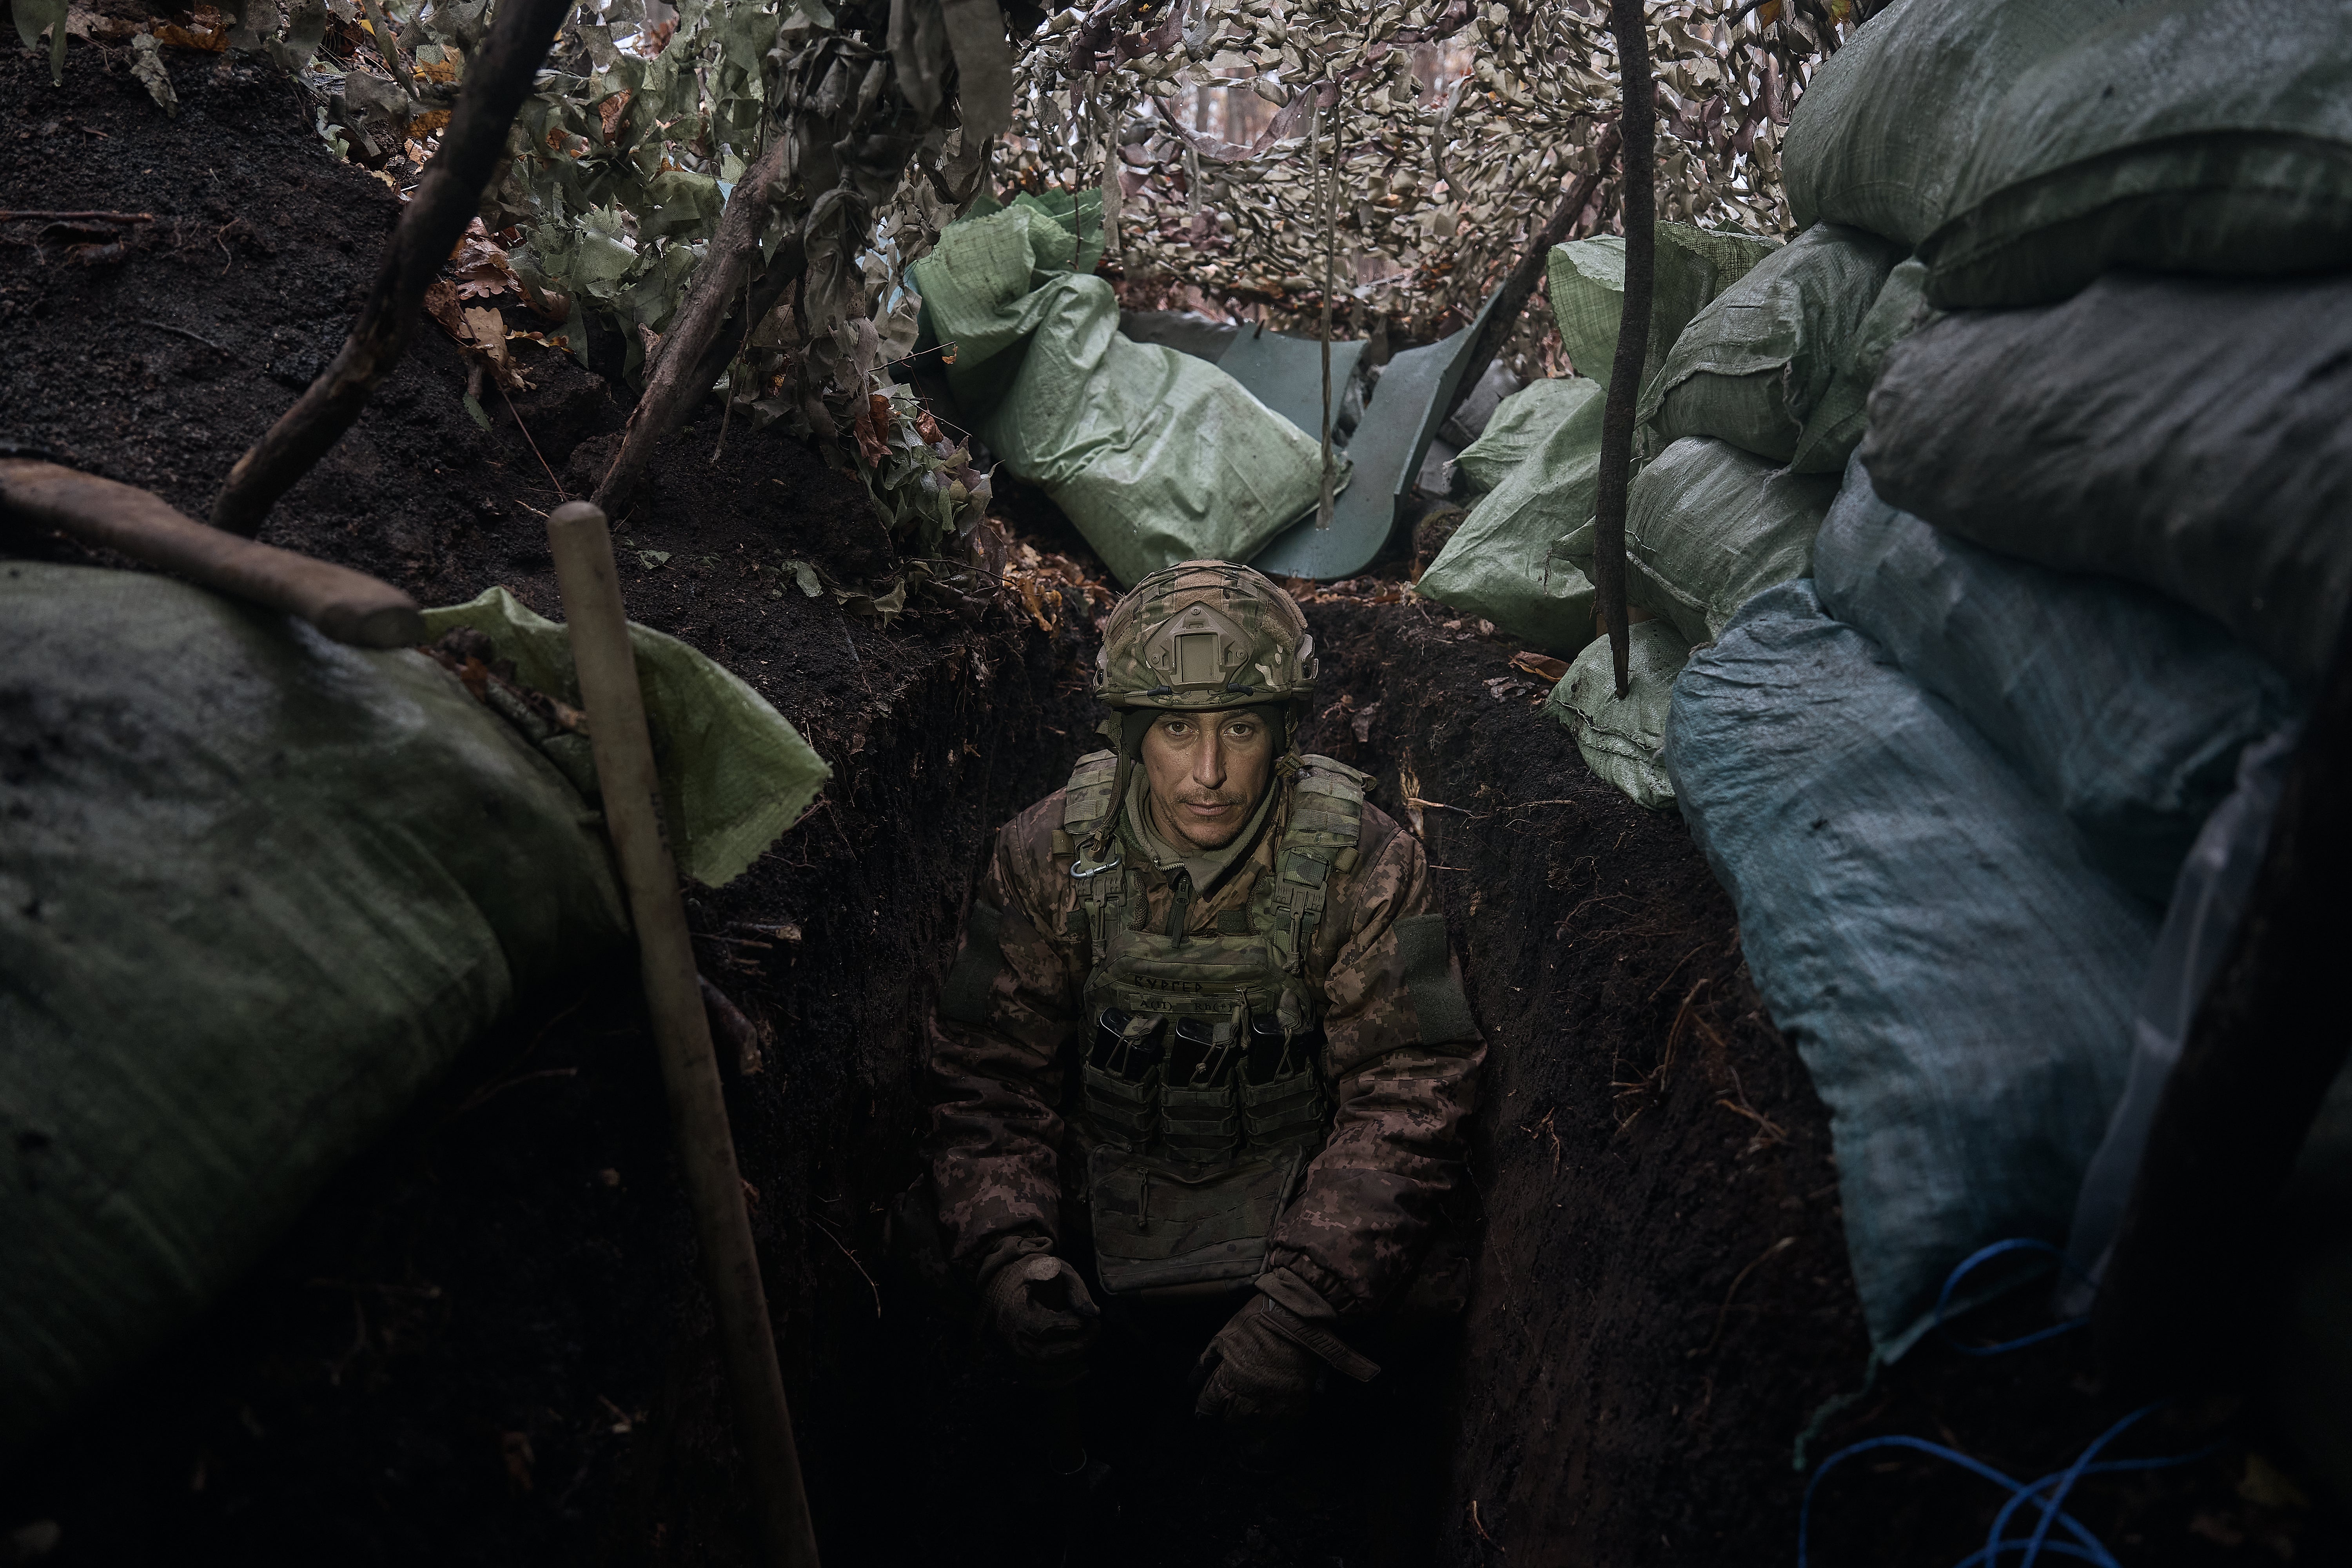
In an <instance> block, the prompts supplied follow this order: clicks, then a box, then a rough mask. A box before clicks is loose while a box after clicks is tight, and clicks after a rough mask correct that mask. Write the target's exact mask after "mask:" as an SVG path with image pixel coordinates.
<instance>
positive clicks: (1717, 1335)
mask: <svg viewBox="0 0 2352 1568" xmlns="http://www.w3.org/2000/svg"><path fill="white" fill-rule="evenodd" d="M1796 1245H1797V1238H1796V1237H1793V1236H1784V1237H1781V1238H1780V1240H1778V1241H1776V1242H1774V1243H1773V1244H1772V1245H1771V1246H1769V1247H1766V1248H1765V1249H1764V1250H1763V1251H1762V1252H1759V1253H1758V1254H1757V1255H1756V1258H1755V1261H1754V1262H1752V1263H1750V1264H1748V1267H1747V1268H1743V1269H1741V1270H1740V1271H1739V1272H1738V1273H1737V1274H1735V1275H1733V1276H1732V1277H1731V1289H1728V1290H1726V1291H1725V1292H1724V1293H1723V1305H1722V1306H1720V1307H1718V1308H1717V1309H1716V1313H1715V1332H1713V1333H1711V1334H1709V1335H1707V1337H1706V1344H1704V1345H1702V1346H1701V1347H1700V1348H1698V1349H1697V1350H1695V1351H1685V1352H1683V1355H1684V1357H1685V1359H1686V1360H1690V1361H1696V1360H1697V1359H1698V1358H1699V1357H1701V1356H1703V1355H1705V1354H1706V1353H1707V1352H1709V1351H1712V1350H1713V1349H1715V1347H1716V1346H1717V1345H1718V1344H1720V1343H1722V1342H1723V1325H1724V1323H1725V1322H1726V1321H1728V1320H1729V1318H1730V1317H1731V1299H1732V1298H1733V1297H1734V1296H1737V1295H1738V1294H1739V1288H1740V1287H1741V1286H1742V1285H1745V1284H1746V1283H1748V1276H1749V1275H1750V1274H1753V1273H1755V1272H1756V1270H1757V1268H1758V1267H1759V1265H1761V1264H1762V1263H1764V1262H1765V1261H1766V1260H1767V1259H1768V1258H1777V1257H1779V1256H1780V1254H1781V1253H1783V1252H1786V1251H1787V1250H1789V1248H1790V1247H1794V1246H1796Z"/></svg>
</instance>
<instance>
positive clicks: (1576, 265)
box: [1545, 223, 1780, 392]
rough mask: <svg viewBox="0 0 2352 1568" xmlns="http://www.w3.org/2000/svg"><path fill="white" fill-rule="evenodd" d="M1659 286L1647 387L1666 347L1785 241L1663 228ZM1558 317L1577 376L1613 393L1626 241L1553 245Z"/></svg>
mask: <svg viewBox="0 0 2352 1568" xmlns="http://www.w3.org/2000/svg"><path fill="white" fill-rule="evenodd" d="M1656 232H1657V237H1658V248H1657V268H1656V278H1655V282H1654V284H1653V286H1652V290H1651V294H1650V342H1649V352H1648V354H1647V356H1646V357H1645V358H1644V359H1643V361H1642V363H1643V373H1642V379H1643V382H1644V384H1646V383H1647V382H1648V381H1649V379H1650V377H1652V376H1654V375H1655V374H1657V372H1658V366H1659V365H1660V364H1661V363H1664V358H1665V353H1666V350H1667V349H1669V348H1671V347H1672V346H1673V345H1674V342H1675V339H1676V338H1678V337H1680V336H1681V335H1682V331H1683V329H1684V328H1685V327H1686V326H1688V325H1690V321H1691V318H1692V317H1693V316H1696V315H1697V314H1698V313H1699V311H1700V310H1704V309H1705V308H1706V303H1707V301H1708V300H1712V299H1714V298H1715V297H1716V296H1717V295H1718V294H1720V293H1722V292H1723V291H1724V290H1725V289H1728V288H1729V287H1731V285H1732V284H1734V283H1736V282H1738V280H1739V279H1740V278H1742V277H1743V276H1745V275H1746V273H1747V271H1748V268H1751V267H1753V266H1755V265H1756V264H1757V263H1758V262H1759V261H1761V260H1763V259H1764V258H1766V257H1767V256H1769V255H1771V254H1772V252H1774V251H1775V250H1778V249H1779V248H1780V242H1779V241H1778V240H1771V239H1759V238H1758V237H1755V236H1754V235H1750V234H1718V233H1717V232H1716V231H1715V230H1713V229H1705V228H1697V227H1694V226H1692V225H1690V224H1686V223H1662V224H1660V225H1658V226H1657V231H1656ZM1545 272H1546V287H1547V289H1549V292H1550V294H1551V313H1552V317H1553V319H1554V320H1555V321H1558V322H1559V341H1560V346H1561V347H1563V348H1565V349H1566V350H1567V351H1568V358H1569V363H1570V364H1571V365H1573V366H1574V367H1575V369H1576V374H1579V375H1582V376H1589V377H1591V379H1592V380H1594V381H1596V382H1598V383H1600V384H1601V390H1602V391H1603V392H1606V391H1607V390H1608V389H1609V376H1610V372H1611V370H1612V368H1613V367H1614V366H1615V364H1616V363H1617V328H1618V326H1619V324H1620V323H1621V322H1622V321H1623V319H1624V314H1625V237H1624V236H1622V235H1618V234H1603V235H1596V236H1594V237H1592V238H1591V239H1579V240H1574V241H1571V242H1570V243H1569V244H1567V245H1556V246H1554V247H1552V251H1551V255H1550V256H1549V257H1548V258H1546V260H1545Z"/></svg>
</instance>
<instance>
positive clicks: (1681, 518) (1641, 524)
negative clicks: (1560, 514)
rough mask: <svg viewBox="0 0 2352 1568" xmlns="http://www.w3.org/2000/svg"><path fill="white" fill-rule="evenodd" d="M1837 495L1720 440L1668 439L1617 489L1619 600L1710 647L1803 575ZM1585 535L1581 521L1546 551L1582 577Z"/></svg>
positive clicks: (1826, 478)
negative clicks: (1747, 610) (1734, 619)
mask: <svg viewBox="0 0 2352 1568" xmlns="http://www.w3.org/2000/svg"><path fill="white" fill-rule="evenodd" d="M1837 492H1838V481H1837V479H1836V478H1835V477H1834V476H1833V475H1829V474H1792V473H1787V472H1784V471H1782V470H1780V468H1777V467H1776V465H1774V464H1773V462H1772V461H1771V459H1769V458H1759V457H1756V456H1755V455H1753V454H1752V453H1748V452H1743V451H1741V450H1740V449H1739V448H1738V447H1734V446H1732V445H1731V444H1730V443H1729V442H1727V441H1711V440H1707V439H1705V438H1704V437H1689V438H1687V439H1685V440H1681V441H1677V442H1675V444H1674V445H1673V446H1671V447H1667V448H1666V449H1665V450H1664V451H1663V452H1661V453H1659V454H1658V456H1657V457H1656V458H1655V459H1654V460H1653V461H1652V462H1651V463H1650V465H1649V466H1648V467H1647V468H1643V470H1642V471H1641V473H1639V474H1638V475H1636V476H1635V477H1634V479H1633V486H1632V488H1631V489H1629V490H1628V491H1627V493H1626V497H1625V598H1626V602H1627V603H1629V604H1633V605H1640V606H1641V607H1642V608H1643V609H1645V610H1653V611H1655V612H1656V613H1657V614H1659V615H1661V616H1665V617H1666V618H1667V619H1668V620H1671V621H1672V622H1674V624H1675V630H1677V631H1679V632H1681V633H1682V635H1683V636H1684V637H1686V638H1688V639H1689V640H1690V641H1692V642H1694V643H1702V642H1711V641H1713V640H1714V639H1715V637H1716V636H1717V633H1719V632H1720V631H1721V630H1722V629H1723V626H1724V625H1725V623H1727V621H1729V620H1730V619H1731V616H1732V615H1733V613H1734V612H1735V611H1737V610H1738V608H1739V606H1740V605H1744V604H1746V603H1747V602H1748V600H1749V599H1750V598H1752V597H1754V596H1755V595H1758V594H1759V593H1761V592H1762V591H1763V590H1765V589H1766V588H1769V587H1770V586H1772V585H1773V584H1776V583H1786V582H1788V581H1789V580H1790V579H1791V578H1794V577H1801V576H1803V575H1805V574H1806V573H1807V572H1808V571H1810V570H1811V566H1812V560H1813V535H1814V533H1815V532H1817V531H1819V530H1820V528H1821V525H1822V514H1823V513H1825V512H1827V511H1828V510H1829V506H1830V502H1831V501H1832V500H1835V499H1836V497H1837ZM1592 539H1593V525H1592V523H1591V521H1586V522H1585V523H1584V524H1583V525H1582V526H1581V527H1580V528H1578V529H1576V530H1575V531H1572V532H1570V534H1569V535H1568V536H1567V537H1565V538H1564V539H1562V540H1561V541H1560V542H1559V544H1558V546H1556V547H1555V553H1556V554H1557V555H1558V556H1559V557H1560V558H1561V559H1563V560H1565V561H1567V562H1568V563H1570V565H1572V566H1574V567H1576V568H1577V570H1579V571H1580V572H1582V573H1584V574H1586V575H1587V576H1588V577H1589V576H1591V573H1592Z"/></svg>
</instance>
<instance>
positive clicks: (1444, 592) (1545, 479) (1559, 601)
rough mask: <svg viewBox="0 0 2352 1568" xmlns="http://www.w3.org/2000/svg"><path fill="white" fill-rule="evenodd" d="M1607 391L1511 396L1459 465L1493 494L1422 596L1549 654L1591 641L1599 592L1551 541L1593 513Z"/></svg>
mask: <svg viewBox="0 0 2352 1568" xmlns="http://www.w3.org/2000/svg"><path fill="white" fill-rule="evenodd" d="M1604 401H1605V398H1604V395H1603V394H1602V392H1601V387H1600V384H1598V383H1596V382H1593V381H1590V380H1588V379H1586V378H1585V377H1583V376H1571V377H1567V378H1564V379H1561V380H1557V381H1538V382H1536V383H1534V384H1532V385H1530V386H1528V387H1527V388H1526V389H1525V390H1523V391H1520V392H1517V393H1515V394H1513V395H1511V396H1509V397H1507V398H1505V399H1504V400H1503V402H1502V404H1501V405H1500V406H1498V407H1497V408H1496V411H1495V415H1494V417H1493V418H1491V419H1489V420H1488V421H1487V424H1486V434H1485V435H1483V436H1481V437H1478V439H1477V440H1475V441H1474V442H1472V443H1471V444H1470V445H1469V446H1468V447H1465V448H1464V449H1463V451H1462V454H1461V456H1459V457H1457V458H1454V464H1455V466H1456V467H1457V468H1460V469H1461V470H1462V472H1463V473H1464V474H1465V475H1466V476H1467V477H1468V478H1469V479H1470V481H1471V483H1473V484H1475V485H1477V486H1479V487H1481V488H1483V489H1486V495H1485V496H1484V497H1483V498H1482V499H1481V500H1479V501H1478V503H1477V505H1475V507H1473V508H1472V509H1471V510H1470V515H1469V516H1467V517H1465V518H1464V519H1463V520H1462V522H1461V525H1460V526H1459V527H1457V528H1456V529H1454V536H1453V537H1452V538H1451V539H1449V540H1447V541H1446V542H1445V548H1444V550H1441V551H1440V552H1438V554H1437V559H1436V560H1434V561H1433V562H1431V563H1429V567H1428V569H1427V570H1426V571H1424V572H1423V573H1422V574H1421V580H1420V582H1418V583H1417V584H1414V585H1413V592H1415V593H1417V594H1420V595H1423V597H1424V598H1430V599H1434V600H1436V601H1437V602H1439V603H1440V604H1443V605H1448V606H1450V607H1452V608H1453V609H1455V610H1457V611H1460V612H1461V613H1463V614H1465V615H1472V616H1485V617H1486V619H1487V620H1490V621H1492V622H1494V623H1495V625H1496V626H1499V627H1501V628H1502V629H1503V630H1505V631H1507V632H1509V633H1510V634H1511V635H1512V636H1513V637H1519V638H1522V639H1523V640H1525V641H1526V642H1528V644H1530V645H1531V646H1533V647H1538V648H1541V649H1544V650H1545V651H1547V652H1550V653H1559V654H1563V655H1565V654H1571V653H1574V652H1575V651H1576V650H1577V649H1578V648H1580V647H1583V646H1584V645H1585V643H1587V642H1588V641H1590V640H1591V637H1592V584H1590V583H1588V582H1587V581H1586V580H1585V576H1584V574H1583V573H1581V572H1580V571H1578V570H1577V569H1576V568H1575V567H1574V566H1572V565H1570V564H1569V563H1567V562H1565V561H1555V560H1554V559H1552V551H1551V546H1552V542H1553V541H1554V540H1556V539H1558V538H1559V536H1560V535H1561V534H1562V533H1563V532H1565V531H1568V530H1570V529H1572V528H1574V527H1575V526H1576V525H1577V524H1579V523H1580V522H1582V521H1585V520H1586V519H1587V518H1589V517H1590V516H1591V512H1592V492H1593V489H1594V487H1595V486H1596V484H1597V483H1598V482H1599V475H1600V467H1601V405H1602V404H1603V402H1604Z"/></svg>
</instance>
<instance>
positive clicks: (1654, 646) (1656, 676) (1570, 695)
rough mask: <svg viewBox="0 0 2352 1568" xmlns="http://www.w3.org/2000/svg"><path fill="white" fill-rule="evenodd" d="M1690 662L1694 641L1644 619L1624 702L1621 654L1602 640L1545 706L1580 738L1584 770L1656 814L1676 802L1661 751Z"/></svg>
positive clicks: (1629, 650) (1631, 636)
mask: <svg viewBox="0 0 2352 1568" xmlns="http://www.w3.org/2000/svg"><path fill="white" fill-rule="evenodd" d="M1689 658H1690V641H1689V639H1688V638H1686V637H1684V636H1683V635H1682V634H1681V633H1680V632H1678V631H1676V630H1675V627H1674V623H1673V622H1671V621H1636V622H1634V623H1633V626H1631V627H1630V628H1628V634H1627V638H1626V648H1625V695H1624V696H1623V697H1622V698H1621V697H1619V696H1618V695H1617V667H1616V656H1615V655H1614V654H1613V653H1612V652H1611V650H1610V647H1609V639H1608V638H1607V637H1596V638H1595V639H1593V641H1592V642H1591V643H1589V644H1587V645H1586V647H1585V649H1584V651H1583V652H1582V653H1580V654H1579V655H1577V656H1576V660H1575V662H1574V663H1572V664H1570V666H1569V667H1568V673H1567V674H1566V675H1563V676H1561V677H1560V678H1559V685H1557V686H1555V687H1553V688H1552V690H1551V696H1550V697H1549V699H1547V700H1546V701H1545V703H1544V711H1545V712H1547V713H1549V714H1550V715H1551V716H1552V717H1553V718H1555V719H1557V720H1559V721H1560V722H1561V723H1562V724H1564V725H1566V726H1567V727H1568V731H1569V733H1570V734H1571V735H1574V736H1575V737H1576V750H1577V753H1578V754H1579V755H1580V756H1581V757H1583V759H1584V765H1585V766H1586V767H1588V768H1591V770H1592V771H1593V772H1594V773H1598V774H1599V775H1600V776H1601V777H1602V778H1604V779H1607V780H1608V781H1609V782H1610V783H1611V784H1615V785H1616V786H1617V787H1618V788H1619V789H1620V790H1622V791H1623V792H1624V793H1625V795H1626V796H1627V797H1628V798H1629V799H1631V800H1632V801H1633V804H1634V805H1641V806H1647V807H1648V808H1649V809H1650V810H1652V811H1662V810H1664V808H1665V807H1667V806H1670V805H1674V803H1675V786H1674V783H1673V781H1672V780H1670V779H1668V778H1667V777H1666V768H1665V764H1664V763H1663V762H1661V761H1659V759H1658V750H1659V748H1660V747H1661V746H1663V745H1664V744H1665V738H1666V710H1667V707H1668V705H1669V704H1670V703H1671V702H1672V701H1673V700H1674V692H1675V676H1676V675H1677V674H1679V673H1681V670H1682V668H1683V665H1684V664H1685V661H1687V660H1688V659H1689Z"/></svg>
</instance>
